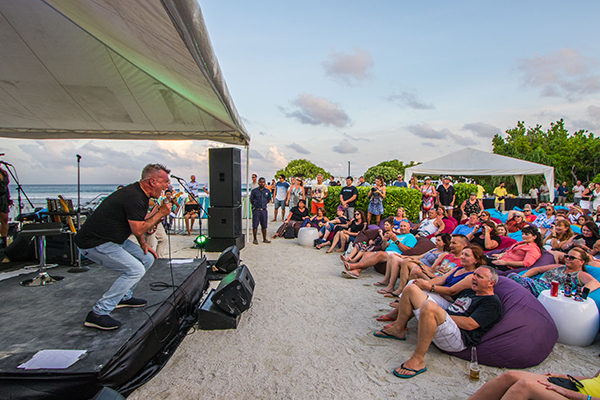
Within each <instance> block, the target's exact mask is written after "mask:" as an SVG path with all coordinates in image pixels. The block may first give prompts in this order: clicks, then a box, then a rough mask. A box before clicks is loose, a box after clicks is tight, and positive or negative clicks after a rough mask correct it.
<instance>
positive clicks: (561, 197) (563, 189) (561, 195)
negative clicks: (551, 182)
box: [557, 182, 569, 206]
mask: <svg viewBox="0 0 600 400" xmlns="http://www.w3.org/2000/svg"><path fill="white" fill-rule="evenodd" d="M557 192H558V205H559V206H564V205H565V203H566V202H567V193H569V188H568V187H567V182H563V183H562V185H560V186H559V187H558V189H557Z"/></svg>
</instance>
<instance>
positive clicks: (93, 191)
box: [9, 182, 246, 218]
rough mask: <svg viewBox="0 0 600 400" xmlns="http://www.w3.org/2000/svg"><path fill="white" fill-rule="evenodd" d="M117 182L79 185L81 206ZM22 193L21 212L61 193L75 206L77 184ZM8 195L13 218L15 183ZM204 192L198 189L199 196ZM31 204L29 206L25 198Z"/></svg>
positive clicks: (91, 202) (35, 187) (102, 195)
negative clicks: (11, 204) (11, 203)
mask: <svg viewBox="0 0 600 400" xmlns="http://www.w3.org/2000/svg"><path fill="white" fill-rule="evenodd" d="M172 185H173V188H174V189H175V190H180V187H179V184H178V183H177V182H175V183H172ZM117 186H119V184H118V183H115V184H108V185H106V184H105V185H93V184H92V185H90V184H86V185H84V184H82V185H81V207H82V208H87V207H91V208H95V207H96V206H97V205H98V204H99V203H100V202H101V201H102V199H104V198H105V197H106V196H108V195H109V194H111V193H112V192H113V191H115V190H117ZM21 187H22V188H23V193H24V194H21V203H22V204H23V213H28V212H31V211H33V210H34V209H35V208H36V207H43V208H45V207H46V199H57V198H58V195H59V194H60V195H62V196H63V197H64V198H65V199H71V200H72V201H73V206H74V207H75V208H77V185H72V184H70V185H56V184H55V185H21ZM9 188H10V197H11V199H12V201H13V203H14V206H13V207H11V208H10V213H9V218H14V217H15V216H17V215H18V205H17V204H18V193H17V185H15V184H12V183H11V184H10V185H9ZM203 193H204V192H202V190H201V191H200V196H202V195H203ZM245 193H246V185H245V184H243V185H242V196H243V195H245ZM25 195H26V196H27V198H29V200H30V201H31V203H32V204H33V208H32V207H31V206H30V204H29V202H28V201H27V198H26V197H25Z"/></svg>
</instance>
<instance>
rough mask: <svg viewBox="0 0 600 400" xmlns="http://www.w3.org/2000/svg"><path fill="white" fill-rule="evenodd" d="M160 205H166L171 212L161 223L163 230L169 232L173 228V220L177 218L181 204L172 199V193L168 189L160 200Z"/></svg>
mask: <svg viewBox="0 0 600 400" xmlns="http://www.w3.org/2000/svg"><path fill="white" fill-rule="evenodd" d="M160 204H161V205H162V204H168V205H169V207H170V208H171V212H170V213H169V215H167V217H166V218H165V219H164V220H163V222H162V223H163V226H164V228H165V229H166V230H168V231H169V230H171V227H172V226H173V220H174V219H175V218H176V217H177V213H178V212H179V209H180V208H181V204H179V202H178V201H177V198H175V197H173V192H172V191H171V190H169V189H167V190H165V196H164V197H161V198H160Z"/></svg>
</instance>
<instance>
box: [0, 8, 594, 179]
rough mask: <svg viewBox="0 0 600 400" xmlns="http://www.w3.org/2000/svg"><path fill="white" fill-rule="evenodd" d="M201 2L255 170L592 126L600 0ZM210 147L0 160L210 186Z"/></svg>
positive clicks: (155, 146)
mask: <svg viewBox="0 0 600 400" xmlns="http://www.w3.org/2000/svg"><path fill="white" fill-rule="evenodd" d="M199 2H200V5H201V7H202V12H203V16H204V20H205V23H206V25H207V28H208V32H209V35H210V39H211V41H212V44H213V48H214V51H215V54H216V56H217V59H218V61H219V64H220V67H221V70H222V72H223V76H224V77H225V80H226V82H227V86H228V88H229V92H230V94H231V96H232V98H233V102H234V104H235V106H236V108H237V111H238V113H239V114H240V116H241V117H242V119H243V122H244V124H245V126H246V129H247V131H248V133H249V134H250V136H251V144H250V172H251V173H257V174H259V176H265V177H267V178H272V177H273V175H274V174H275V172H276V171H277V170H278V169H280V168H283V167H285V165H287V163H288V162H289V161H290V160H293V159H298V158H306V159H309V160H311V161H312V162H314V163H315V164H317V165H319V166H321V167H323V168H325V170H327V171H329V172H331V173H333V174H334V175H335V176H336V177H342V176H346V175H347V173H348V162H350V165H351V174H352V175H354V176H359V175H361V174H363V173H364V172H365V171H366V169H367V168H369V167H370V166H373V165H376V164H377V163H379V162H381V161H384V160H391V159H399V160H401V161H403V162H405V163H408V162H410V161H421V162H422V161H428V160H432V159H435V158H437V157H440V156H442V155H444V154H448V153H450V152H453V151H457V150H460V149H462V148H464V147H466V146H470V147H474V148H477V149H480V150H484V151H491V150H492V137H493V136H494V135H495V134H504V132H505V131H506V130H507V129H510V128H513V127H515V126H516V125H517V121H525V124H526V126H535V125H537V124H540V125H542V126H543V127H544V128H547V127H548V126H549V125H550V123H551V122H554V121H557V120H558V119H560V118H564V119H565V125H566V128H567V129H568V130H569V131H570V132H574V131H576V130H579V129H587V130H589V131H590V132H600V129H599V128H600V64H599V62H600V40H599V38H598V36H599V35H598V33H597V32H598V30H597V29H596V26H597V16H598V15H600V3H599V2H597V1H577V2H564V1H518V2H517V1H505V2H491V1H481V0H480V1H452V2H441V1H439V2H433V1H425V2H409V1H371V2H364V1H360V2H359V1H348V0H346V1H344V2H341V1H330V2H322V1H319V2H317V1H310V0H309V1H302V2H275V1H269V2H267V1H256V2H248V1H239V0H229V1H216V0H199ZM214 146H223V145H220V144H218V143H214V142H205V141H204V142H202V141H200V142H191V141H180V142H176V141H169V142H164V141H163V142H154V141H135V142H134V141H129V142H125V141H102V140H93V141H90V140H69V141H50V140H47V141H25V140H18V139H1V141H0V152H1V153H6V155H5V156H3V157H2V158H0V160H3V161H6V162H10V163H12V164H13V165H15V167H16V168H17V171H18V173H19V178H20V180H21V183H24V184H36V183H57V184H60V183H76V182H77V180H76V179H77V174H76V166H77V163H76V156H75V155H76V154H80V155H81V156H82V161H81V167H82V173H81V180H82V183H112V184H116V183H128V182H132V181H135V180H137V179H138V178H139V173H140V171H141V169H142V168H143V166H144V165H145V164H146V163H148V162H161V163H163V164H165V165H167V166H168V167H169V168H171V170H172V172H173V173H174V174H176V175H179V176H183V177H186V178H187V177H188V176H189V175H190V174H192V173H193V174H195V175H196V176H197V177H198V181H200V182H205V181H207V180H208V166H207V149H208V148H210V147H214ZM242 154H243V157H244V161H243V162H244V165H245V155H246V152H245V150H243V151H242Z"/></svg>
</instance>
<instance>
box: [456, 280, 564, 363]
mask: <svg viewBox="0 0 600 400" xmlns="http://www.w3.org/2000/svg"><path fill="white" fill-rule="evenodd" d="M495 292H496V294H497V295H498V297H499V298H500V301H501V302H502V307H503V309H504V316H503V317H502V320H501V321H500V322H498V323H497V324H496V325H495V326H494V327H493V328H492V330H490V331H489V332H488V333H486V334H485V336H484V337H483V340H482V342H481V343H480V344H479V345H478V346H477V360H478V361H479V363H481V364H484V365H489V366H491V367H499V368H529V367H533V366H535V365H538V364H539V363H541V362H542V361H544V360H545V359H546V357H548V355H549V354H550V352H551V351H552V348H553V347H554V344H555V343H556V340H557V339H558V331H557V330H556V326H555V325H554V321H553V320H552V317H550V315H549V314H548V312H547V311H546V309H545V308H544V306H542V304H541V303H540V302H539V301H538V300H537V299H536V298H535V297H534V296H533V295H532V294H531V293H529V292H528V291H527V290H526V289H525V288H523V287H521V286H520V285H519V284H518V283H516V282H514V281H512V280H510V279H508V278H505V277H503V276H500V277H499V280H498V284H497V285H496V289H495ZM448 354H451V355H454V356H456V357H459V358H462V359H464V360H470V359H471V349H470V348H467V349H465V350H463V351H461V352H458V353H448Z"/></svg>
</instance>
